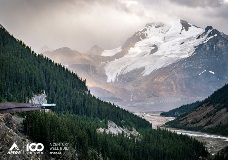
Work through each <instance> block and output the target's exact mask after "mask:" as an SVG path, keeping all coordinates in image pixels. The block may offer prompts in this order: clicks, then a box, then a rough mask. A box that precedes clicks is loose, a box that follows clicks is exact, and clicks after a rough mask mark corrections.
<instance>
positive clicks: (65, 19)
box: [0, 0, 228, 51]
mask: <svg viewBox="0 0 228 160" xmlns="http://www.w3.org/2000/svg"><path fill="white" fill-rule="evenodd" d="M178 19H184V20H187V21H188V22H190V23H192V24H194V25H197V26H199V27H202V28H205V27H206V26H207V25H212V26H213V27H214V28H217V29H218V30H220V31H222V32H224V33H226V34H228V0H0V24H2V25H3V26H4V27H5V28H6V29H7V30H8V31H9V32H10V33H11V34H13V35H14V36H15V37H16V38H18V39H21V40H23V41H24V42H25V43H26V44H28V45H29V46H31V47H32V48H33V49H34V50H35V51H38V50H39V49H40V48H41V47H42V46H44V45H47V46H48V47H50V48H52V49H57V48H60V47H70V48H72V49H76V50H79V51H86V50H88V49H89V48H90V47H91V46H93V45H95V44H97V45H99V46H101V47H102V48H104V49H111V48H115V47H118V46H120V45H122V44H123V43H124V41H125V40H126V39H127V38H128V37H129V36H131V35H132V34H133V33H134V32H135V31H137V30H138V29H141V28H142V27H143V26H144V25H145V24H146V23H149V22H154V21H161V22H166V23H171V22H172V21H177V20H178Z"/></svg>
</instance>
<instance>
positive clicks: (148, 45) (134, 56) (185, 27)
mask: <svg viewBox="0 0 228 160" xmlns="http://www.w3.org/2000/svg"><path fill="white" fill-rule="evenodd" d="M183 22H184V23H183ZM203 32H204V29H202V28H199V27H196V26H194V25H191V24H189V23H188V22H186V21H182V20H180V21H178V22H175V23H173V24H172V25H166V24H163V23H151V24H147V25H146V27H145V28H143V29H142V30H140V31H139V33H138V34H140V33H141V34H142V33H143V34H144V35H146V37H145V39H141V41H139V42H137V43H136V44H135V45H134V46H133V47H131V48H130V49H129V50H128V52H127V54H125V55H124V56H123V57H121V58H119V59H115V60H113V61H111V62H109V63H107V65H106V66H105V72H106V75H107V77H108V78H107V82H115V81H118V78H117V77H118V76H119V75H121V74H125V73H128V72H130V71H132V70H134V69H138V68H144V71H143V72H142V76H146V75H149V74H150V73H151V72H153V71H154V70H157V69H159V68H162V67H165V66H167V65H169V64H172V63H174V62H176V61H178V60H180V59H183V58H187V57H189V56H191V55H192V53H194V51H195V46H198V45H199V44H201V43H202V42H204V41H205V40H208V39H206V37H207V35H208V34H207V35H205V36H203V37H200V38H197V37H198V36H199V35H200V34H202V33H203ZM119 48H120V47H119ZM116 50H117V49H114V50H106V51H105V55H114V54H113V53H116V52H115V51H116ZM103 55H104V54H103Z"/></svg>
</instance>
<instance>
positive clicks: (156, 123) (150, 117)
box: [135, 111, 228, 155]
mask: <svg viewBox="0 0 228 160" xmlns="http://www.w3.org/2000/svg"><path fill="white" fill-rule="evenodd" d="M160 113H161V112H159V111H157V112H156V111H155V112H137V113H135V114H136V115H138V116H140V117H142V118H144V119H146V120H147V121H149V122H150V123H152V128H154V129H156V128H157V127H161V126H162V125H164V124H165V123H166V122H168V121H171V120H173V119H175V118H174V117H162V116H160ZM162 128H164V127H162ZM166 129H168V130H170V131H172V132H175V133H177V134H184V135H188V136H190V137H193V138H195V139H197V140H199V141H201V142H203V143H204V144H205V147H206V148H207V150H208V152H209V153H210V154H212V155H214V154H216V153H217V152H218V151H219V150H221V149H223V148H224V147H226V146H228V137H225V136H220V135H214V134H208V133H203V132H196V131H187V130H183V129H176V128H166Z"/></svg>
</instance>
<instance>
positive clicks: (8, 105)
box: [0, 102, 56, 113]
mask: <svg viewBox="0 0 228 160" xmlns="http://www.w3.org/2000/svg"><path fill="white" fill-rule="evenodd" d="M54 106H56V105H55V104H31V103H16V102H5V103H0V113H14V112H26V111H34V110H41V109H50V108H52V107H54Z"/></svg>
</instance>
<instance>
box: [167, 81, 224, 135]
mask: <svg viewBox="0 0 228 160" xmlns="http://www.w3.org/2000/svg"><path fill="white" fill-rule="evenodd" d="M167 125H169V126H171V127H177V128H185V129H193V130H199V131H206V132H211V133H217V134H221V135H225V136H227V135H228V85H225V86H224V87H222V88H221V89H219V90H217V91H216V92H214V93H213V94H212V95H211V96H209V97H208V98H206V99H205V100H203V101H202V102H201V103H200V104H199V105H198V107H196V108H195V109H194V110H192V111H191V112H189V113H186V114H183V115H181V116H179V117H177V118H176V119H175V120H173V121H170V122H168V123H167Z"/></svg>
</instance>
